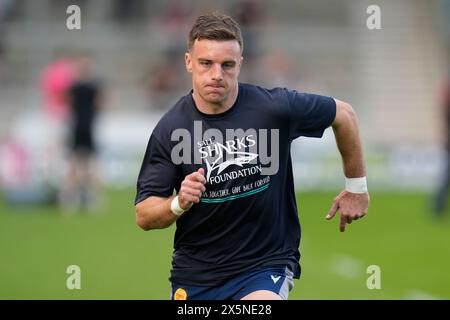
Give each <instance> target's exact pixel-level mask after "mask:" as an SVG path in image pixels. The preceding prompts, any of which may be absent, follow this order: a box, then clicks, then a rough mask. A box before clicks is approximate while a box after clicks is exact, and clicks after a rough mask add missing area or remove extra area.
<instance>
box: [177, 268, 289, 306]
mask: <svg viewBox="0 0 450 320" xmlns="http://www.w3.org/2000/svg"><path fill="white" fill-rule="evenodd" d="M293 287H294V281H293V273H292V271H291V270H290V269H289V268H288V267H259V268H256V269H254V270H251V271H249V272H244V273H242V274H240V275H238V276H236V277H234V278H232V279H231V280H229V281H227V282H225V284H223V285H220V286H216V287H204V286H187V285H183V284H180V283H176V282H172V293H171V299H172V300H240V299H241V298H243V297H245V296H246V295H248V294H249V293H251V292H254V291H257V290H268V291H272V292H274V293H276V294H278V295H279V296H280V297H281V298H282V299H284V300H287V298H288V295H289V291H291V290H292V288H293Z"/></svg>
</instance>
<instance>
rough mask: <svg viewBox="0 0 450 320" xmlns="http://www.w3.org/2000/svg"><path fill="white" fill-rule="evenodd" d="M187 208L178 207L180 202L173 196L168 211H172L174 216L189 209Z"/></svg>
mask: <svg viewBox="0 0 450 320" xmlns="http://www.w3.org/2000/svg"><path fill="white" fill-rule="evenodd" d="M189 208H190V207H189ZM189 208H187V209H186V210H184V209H183V208H181V207H180V203H179V202H178V196H176V197H175V198H173V199H172V202H171V203H170V211H172V213H173V214H174V215H176V216H181V215H182V214H183V213H185V212H186V211H187V210H189Z"/></svg>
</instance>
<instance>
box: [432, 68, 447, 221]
mask: <svg viewBox="0 0 450 320" xmlns="http://www.w3.org/2000/svg"><path fill="white" fill-rule="evenodd" d="M440 101H441V105H442V110H441V111H442V120H443V125H444V133H443V135H444V141H445V145H444V154H445V163H444V167H443V169H444V170H443V172H442V174H441V176H440V184H439V186H438V189H437V191H436V193H435V198H434V207H433V209H434V214H435V216H437V217H442V216H443V215H444V213H445V211H446V209H447V202H448V201H447V199H448V191H449V188H450V69H449V73H448V75H447V77H446V78H445V79H444V81H443V82H442V88H441V90H440Z"/></svg>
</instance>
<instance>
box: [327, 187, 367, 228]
mask: <svg viewBox="0 0 450 320" xmlns="http://www.w3.org/2000/svg"><path fill="white" fill-rule="evenodd" d="M369 201H370V196H369V194H368V193H351V192H348V191H345V190H344V191H342V192H341V193H340V194H339V195H338V196H337V197H336V198H335V199H334V201H333V205H332V206H331V209H330V211H328V214H327V216H326V219H327V220H331V219H333V217H334V216H335V215H336V212H337V211H338V210H339V211H340V213H341V221H340V223H339V230H340V231H341V232H344V231H345V225H346V224H347V223H348V224H350V223H352V221H353V220H358V219H359V218H362V217H364V216H365V215H366V214H367V211H368V209H369Z"/></svg>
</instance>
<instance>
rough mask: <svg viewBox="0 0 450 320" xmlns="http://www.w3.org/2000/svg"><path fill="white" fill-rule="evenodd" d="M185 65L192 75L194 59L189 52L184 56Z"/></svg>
mask: <svg viewBox="0 0 450 320" xmlns="http://www.w3.org/2000/svg"><path fill="white" fill-rule="evenodd" d="M184 63H185V65H186V70H187V72H189V73H192V58H191V54H190V53H189V52H186V53H185V54H184Z"/></svg>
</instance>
